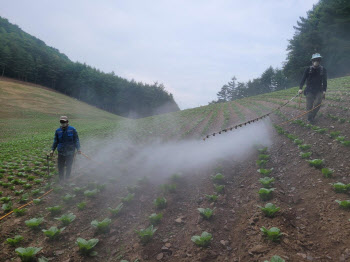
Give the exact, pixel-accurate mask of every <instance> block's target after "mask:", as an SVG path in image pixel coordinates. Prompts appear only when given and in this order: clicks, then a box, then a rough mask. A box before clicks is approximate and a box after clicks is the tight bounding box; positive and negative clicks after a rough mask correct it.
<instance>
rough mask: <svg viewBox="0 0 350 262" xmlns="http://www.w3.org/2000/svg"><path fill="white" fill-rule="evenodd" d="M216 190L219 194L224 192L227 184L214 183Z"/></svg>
mask: <svg viewBox="0 0 350 262" xmlns="http://www.w3.org/2000/svg"><path fill="white" fill-rule="evenodd" d="M214 188H215V192H217V193H219V194H223V193H224V191H225V186H224V185H216V184H214Z"/></svg>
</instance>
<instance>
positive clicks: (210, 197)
mask: <svg viewBox="0 0 350 262" xmlns="http://www.w3.org/2000/svg"><path fill="white" fill-rule="evenodd" d="M205 197H206V198H207V199H208V200H209V201H211V202H216V200H217V199H218V195H205Z"/></svg>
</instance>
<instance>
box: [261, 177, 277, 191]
mask: <svg viewBox="0 0 350 262" xmlns="http://www.w3.org/2000/svg"><path fill="white" fill-rule="evenodd" d="M274 181H275V179H274V178H273V177H263V178H260V179H259V182H260V183H261V184H262V185H263V187H265V188H270V187H271V186H272V183H273V182H274Z"/></svg>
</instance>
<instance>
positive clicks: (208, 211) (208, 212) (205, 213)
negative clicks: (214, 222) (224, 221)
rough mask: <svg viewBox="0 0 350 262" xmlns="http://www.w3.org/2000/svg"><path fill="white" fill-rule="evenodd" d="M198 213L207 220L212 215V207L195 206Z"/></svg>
mask: <svg viewBox="0 0 350 262" xmlns="http://www.w3.org/2000/svg"><path fill="white" fill-rule="evenodd" d="M197 209H198V211H199V213H200V214H201V216H202V217H203V218H204V219H207V220H209V219H210V218H211V217H212V216H213V213H214V209H215V208H214V209H210V208H197Z"/></svg>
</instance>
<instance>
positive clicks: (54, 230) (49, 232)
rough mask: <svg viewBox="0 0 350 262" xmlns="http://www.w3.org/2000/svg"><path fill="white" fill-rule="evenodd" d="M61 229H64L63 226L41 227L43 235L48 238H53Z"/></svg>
mask: <svg viewBox="0 0 350 262" xmlns="http://www.w3.org/2000/svg"><path fill="white" fill-rule="evenodd" d="M63 230H65V227H62V228H60V229H59V228H57V227H50V228H49V229H47V230H45V229H43V230H42V231H43V232H44V235H45V236H47V237H48V238H50V239H55V238H57V237H58V236H59V235H60V234H61V232H62V231H63Z"/></svg>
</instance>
